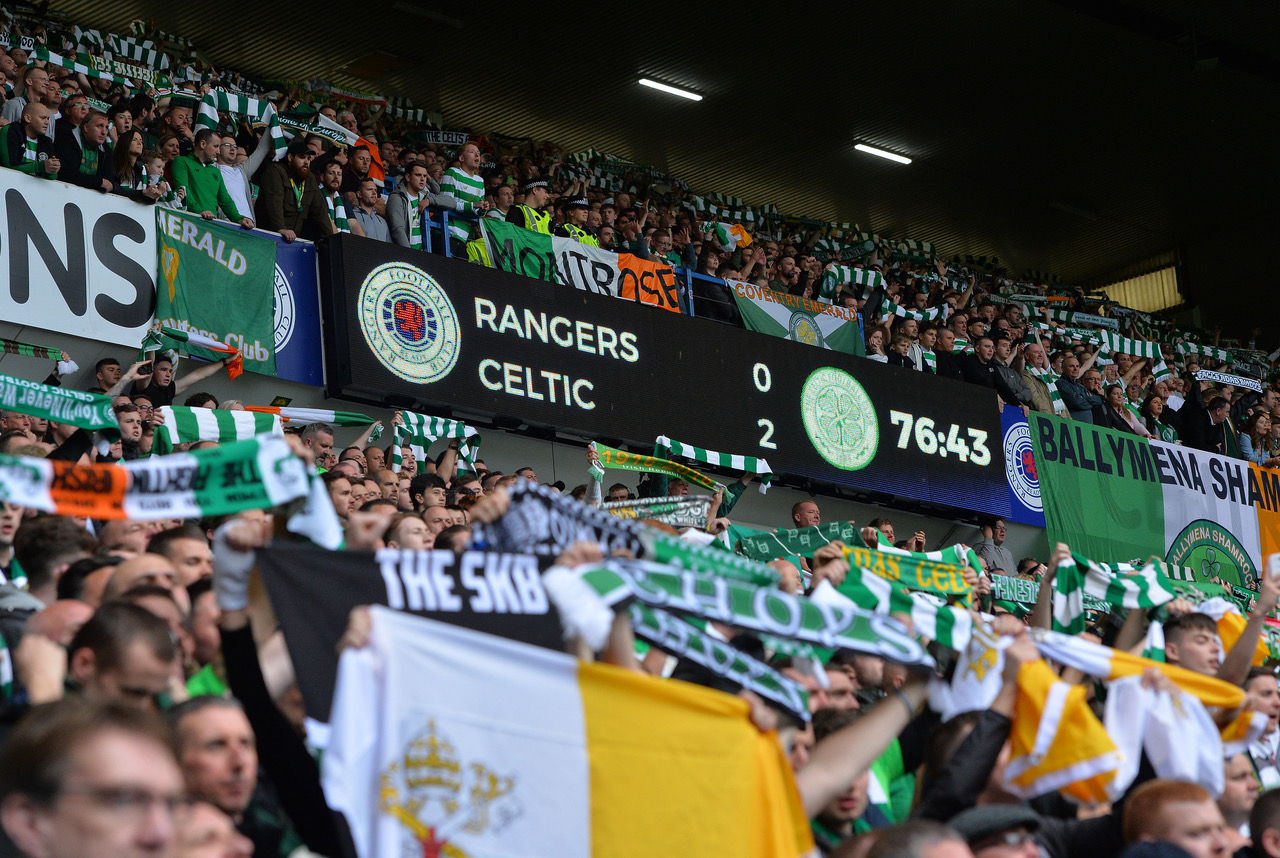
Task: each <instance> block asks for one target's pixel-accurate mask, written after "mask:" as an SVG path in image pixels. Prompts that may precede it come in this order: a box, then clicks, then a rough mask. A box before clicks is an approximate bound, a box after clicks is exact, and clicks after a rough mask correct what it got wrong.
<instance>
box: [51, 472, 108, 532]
mask: <svg viewBox="0 0 1280 858" xmlns="http://www.w3.org/2000/svg"><path fill="white" fill-rule="evenodd" d="M51 464H52V465H53V485H52V486H51V487H50V489H49V495H50V496H51V497H52V498H53V502H54V503H55V504H57V508H58V514H59V515H75V516H86V517H88V518H124V517H125V514H124V489H125V482H126V480H127V476H126V473H125V470H124V468H122V467H120V466H119V465H74V464H71V463H69V462H59V461H53V462H52V463H51Z"/></svg>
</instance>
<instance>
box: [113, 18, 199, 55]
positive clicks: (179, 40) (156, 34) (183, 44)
mask: <svg viewBox="0 0 1280 858" xmlns="http://www.w3.org/2000/svg"><path fill="white" fill-rule="evenodd" d="M129 29H130V30H132V31H133V34H134V35H135V36H145V35H148V31H147V24H146V22H145V21H143V20H142V19H141V18H139V19H138V20H136V21H134V22H133V23H131V24H130V25H129ZM150 35H151V36H152V37H153V38H155V39H158V40H159V41H161V42H164V43H165V44H169V45H174V46H175V47H179V48H194V47H195V42H193V41H191V40H190V39H188V38H187V37H185V36H174V35H171V34H169V33H166V32H164V31H162V30H152V31H151V32H150Z"/></svg>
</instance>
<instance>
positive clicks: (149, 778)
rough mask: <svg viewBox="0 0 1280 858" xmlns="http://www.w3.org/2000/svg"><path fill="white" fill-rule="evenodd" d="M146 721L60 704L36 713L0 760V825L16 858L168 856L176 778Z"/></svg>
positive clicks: (180, 806) (110, 707)
mask: <svg viewBox="0 0 1280 858" xmlns="http://www.w3.org/2000/svg"><path fill="white" fill-rule="evenodd" d="M167 735H168V731H167V730H166V729H165V726H164V724H163V723H162V722H161V721H160V720H159V719H158V718H157V717H156V716H155V715H154V714H152V713H149V712H143V711H140V710H136V709H129V708H127V707H124V706H121V705H120V704H117V703H105V704H103V703H100V704H94V703H90V702H88V701H85V700H83V699H68V700H62V701H59V702H57V703H52V704H49V705H48V706H42V707H39V708H38V709H36V710H35V711H34V712H32V713H31V714H30V715H29V716H27V718H26V719H24V720H23V721H22V722H21V723H20V724H19V725H18V727H17V728H16V729H15V730H14V732H13V734H12V736H11V737H10V740H9V742H8V743H7V744H6V745H5V748H4V751H3V754H2V755H0V824H3V827H4V831H5V833H6V834H7V835H8V836H9V837H10V838H11V839H12V840H13V842H14V844H15V845H16V846H17V847H18V849H19V850H20V851H21V852H22V854H24V855H48V856H59V858H80V857H81V856H83V858H89V856H94V855H114V856H145V855H165V854H169V853H170V851H171V849H172V847H173V844H174V842H175V838H176V836H177V831H178V829H179V827H180V826H181V825H182V822H183V817H184V816H185V810H186V798H185V790H184V787H183V782H182V775H181V772H180V771H179V769H178V765H177V763H176V761H175V760H174V757H173V752H172V751H171V750H170V749H169V746H168V744H167V741H166V739H167Z"/></svg>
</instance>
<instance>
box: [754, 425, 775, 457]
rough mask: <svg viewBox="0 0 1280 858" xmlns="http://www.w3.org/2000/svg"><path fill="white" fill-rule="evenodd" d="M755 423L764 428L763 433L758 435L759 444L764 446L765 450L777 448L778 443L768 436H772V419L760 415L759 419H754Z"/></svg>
mask: <svg viewBox="0 0 1280 858" xmlns="http://www.w3.org/2000/svg"><path fill="white" fill-rule="evenodd" d="M756 425H757V426H760V427H762V428H763V429H764V434H763V435H761V436H760V446H761V447H764V448H765V449H767V450H776V449H778V445H777V444H775V443H774V442H772V441H770V440H769V439H770V438H772V437H773V421H772V420H765V419H764V418H763V417H761V418H760V419H759V420H757V421H756Z"/></svg>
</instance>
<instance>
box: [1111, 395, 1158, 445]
mask: <svg viewBox="0 0 1280 858" xmlns="http://www.w3.org/2000/svg"><path fill="white" fill-rule="evenodd" d="M1106 400H1107V402H1106V404H1105V405H1104V406H1103V407H1102V410H1103V413H1105V414H1106V417H1107V423H1106V426H1107V428H1108V429H1115V430H1116V431H1118V432H1129V433H1131V434H1133V435H1141V436H1142V437H1143V438H1150V437H1151V433H1150V432H1149V431H1147V427H1146V426H1143V425H1142V424H1141V423H1139V422H1138V418H1136V417H1134V416H1133V414H1132V413H1131V412H1130V411H1129V409H1128V407H1127V406H1125V404H1124V387H1123V386H1122V385H1119V384H1113V385H1110V386H1109V387H1108V388H1107V390H1106Z"/></svg>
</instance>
